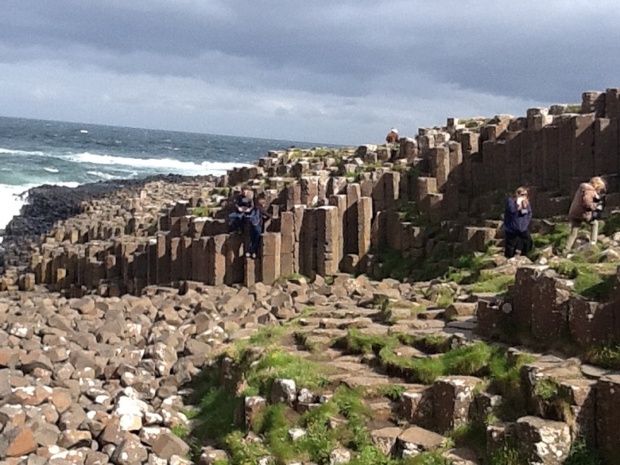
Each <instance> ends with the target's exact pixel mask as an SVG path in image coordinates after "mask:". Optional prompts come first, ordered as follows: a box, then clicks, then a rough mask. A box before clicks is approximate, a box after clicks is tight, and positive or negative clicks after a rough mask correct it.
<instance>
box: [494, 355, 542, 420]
mask: <svg viewBox="0 0 620 465" xmlns="http://www.w3.org/2000/svg"><path fill="white" fill-rule="evenodd" d="M494 350H495V351H496V352H495V355H494V356H493V357H492V358H491V361H490V363H489V374H490V376H489V377H490V384H489V392H491V393H493V394H499V395H501V396H502V397H503V400H502V403H501V404H500V407H499V410H498V411H497V412H496V414H497V415H498V416H499V417H500V418H501V419H503V420H506V421H513V420H516V419H517V418H519V417H521V416H523V413H524V412H525V407H526V399H525V397H524V395H523V390H522V388H521V367H522V366H523V365H525V364H527V363H531V362H532V361H534V359H535V358H534V357H533V356H530V355H526V354H520V355H518V356H516V357H514V358H510V359H509V358H508V357H507V356H506V354H505V353H504V352H503V351H502V350H500V349H494Z"/></svg>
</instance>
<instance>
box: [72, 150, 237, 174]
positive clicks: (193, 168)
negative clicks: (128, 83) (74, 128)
mask: <svg viewBox="0 0 620 465" xmlns="http://www.w3.org/2000/svg"><path fill="white" fill-rule="evenodd" d="M69 160H71V161H73V162H75V163H91V164H94V165H108V166H111V165H115V166H131V167H134V168H144V169H148V170H150V171H154V172H166V173H178V174H188V175H199V174H224V173H225V172H226V170H229V169H232V168H234V167H239V166H248V165H244V164H241V163H224V162H210V161H205V162H202V163H193V162H191V161H180V160H175V159H173V158H131V157H115V156H113V155H101V154H97V153H90V152H83V153H78V154H76V155H71V156H69Z"/></svg>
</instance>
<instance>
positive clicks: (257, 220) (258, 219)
mask: <svg viewBox="0 0 620 465" xmlns="http://www.w3.org/2000/svg"><path fill="white" fill-rule="evenodd" d="M266 203H267V199H266V198H265V196H264V195H259V196H258V198H257V199H256V202H255V203H254V208H252V211H250V214H249V215H248V219H249V221H250V242H249V244H248V246H247V247H246V249H245V256H246V257H248V258H256V254H258V249H259V247H260V235H261V234H262V233H263V232H264V229H265V221H266V220H268V219H270V218H271V215H270V214H269V213H267V210H265V204H266Z"/></svg>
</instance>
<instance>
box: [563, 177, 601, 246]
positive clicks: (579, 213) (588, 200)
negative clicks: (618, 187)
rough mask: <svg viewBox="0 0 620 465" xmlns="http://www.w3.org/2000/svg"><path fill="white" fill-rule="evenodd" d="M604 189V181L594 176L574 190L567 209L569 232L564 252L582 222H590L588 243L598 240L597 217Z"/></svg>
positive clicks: (576, 234)
mask: <svg viewBox="0 0 620 465" xmlns="http://www.w3.org/2000/svg"><path fill="white" fill-rule="evenodd" d="M605 189H606V186H605V181H603V179H602V178H600V177H599V176H595V177H593V178H592V179H590V181H589V182H584V183H582V184H581V185H580V186H579V188H578V189H577V192H575V196H574V197H573V202H572V203H571V205H570V210H569V211H568V220H569V225H570V234H569V235H568V241H567V242H566V253H568V252H569V251H570V250H571V249H572V248H573V245H574V244H575V241H576V240H577V236H578V235H579V229H580V228H581V225H582V224H583V223H584V222H587V223H590V225H591V227H592V233H591V235H590V244H591V245H594V244H596V242H597V241H598V218H600V214H601V212H602V210H603V205H604V195H605Z"/></svg>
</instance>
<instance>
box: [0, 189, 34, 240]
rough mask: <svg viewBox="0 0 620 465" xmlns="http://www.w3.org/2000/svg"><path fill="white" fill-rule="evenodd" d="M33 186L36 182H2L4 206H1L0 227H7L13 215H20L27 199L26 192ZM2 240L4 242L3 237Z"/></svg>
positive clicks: (2, 202)
mask: <svg viewBox="0 0 620 465" xmlns="http://www.w3.org/2000/svg"><path fill="white" fill-rule="evenodd" d="M31 187H34V184H33V185H29V184H26V185H21V186H10V185H8V184H0V203H1V204H2V208H0V228H4V227H6V225H7V224H9V221H11V219H12V218H13V216H15V215H19V210H20V209H21V208H22V205H24V203H26V200H27V199H26V195H25V192H26V191H27V190H28V189H30V188H31ZM21 194H24V195H21ZM0 242H2V238H1V237H0Z"/></svg>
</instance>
